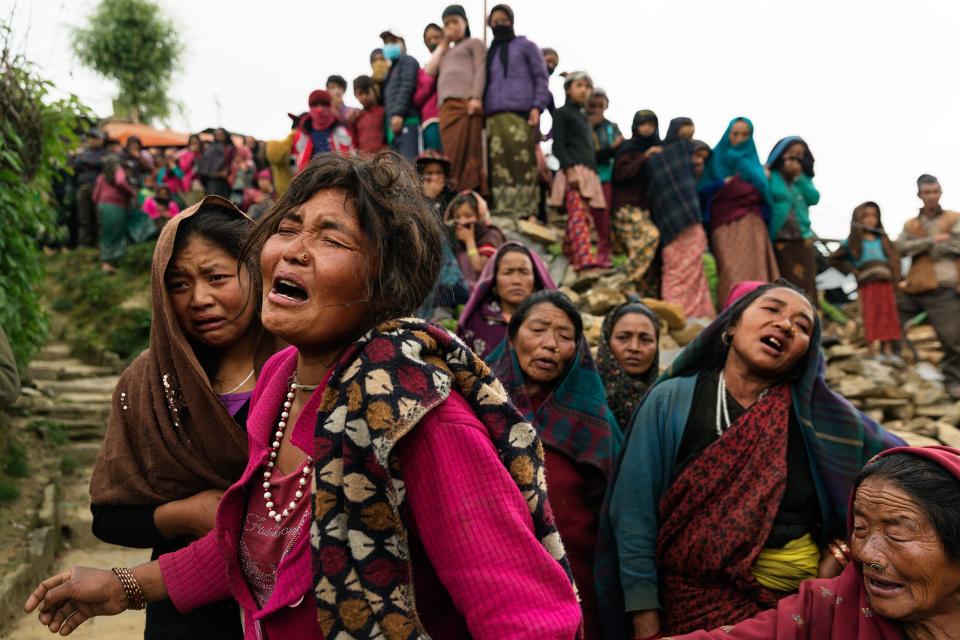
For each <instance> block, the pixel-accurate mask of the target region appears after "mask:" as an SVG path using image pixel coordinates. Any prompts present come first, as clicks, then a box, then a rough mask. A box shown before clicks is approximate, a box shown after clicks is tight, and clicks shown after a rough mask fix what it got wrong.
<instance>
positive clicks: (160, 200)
mask: <svg viewBox="0 0 960 640" xmlns="http://www.w3.org/2000/svg"><path fill="white" fill-rule="evenodd" d="M154 200H156V201H157V204H158V205H160V206H161V207H165V206H167V205H168V204H169V203H170V198H160V197H157V198H154Z"/></svg>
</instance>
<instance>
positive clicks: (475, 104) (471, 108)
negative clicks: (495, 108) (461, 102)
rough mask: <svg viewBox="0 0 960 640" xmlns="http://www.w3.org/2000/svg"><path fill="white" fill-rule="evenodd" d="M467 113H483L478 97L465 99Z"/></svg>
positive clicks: (471, 114) (470, 114)
mask: <svg viewBox="0 0 960 640" xmlns="http://www.w3.org/2000/svg"><path fill="white" fill-rule="evenodd" d="M467 115H468V116H473V115H483V103H482V102H480V99H479V98H470V99H469V100H467Z"/></svg>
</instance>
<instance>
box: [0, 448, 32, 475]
mask: <svg viewBox="0 0 960 640" xmlns="http://www.w3.org/2000/svg"><path fill="white" fill-rule="evenodd" d="M0 466H2V467H3V472H4V473H5V474H7V475H8V476H12V477H14V478H26V477H27V476H28V475H30V465H29V464H28V463H27V448H26V447H25V446H23V445H22V444H21V443H19V442H17V441H16V440H13V439H10V440H8V441H7V447H6V450H4V452H3V459H2V461H0Z"/></svg>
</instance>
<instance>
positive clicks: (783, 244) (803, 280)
mask: <svg viewBox="0 0 960 640" xmlns="http://www.w3.org/2000/svg"><path fill="white" fill-rule="evenodd" d="M767 168H768V169H769V172H770V198H771V203H772V209H771V212H770V224H769V226H770V241H771V242H773V250H774V253H775V254H776V256H777V265H778V266H779V267H780V273H782V274H783V277H784V278H786V279H787V280H789V281H790V282H792V283H793V284H795V285H797V286H798V287H800V288H801V289H803V290H804V291H806V292H807V295H808V296H810V298H811V299H813V300H814V301H816V300H817V280H816V278H817V261H816V249H815V248H814V246H813V240H814V233H813V229H811V227H810V207H812V206H813V205H815V204H817V203H818V202H820V192H819V191H817V188H816V187H815V186H813V154H812V153H810V147H808V146H807V143H806V142H805V141H804V139H803V138H801V137H799V136H789V137H787V138H784V139H783V140H781V141H780V142H778V143H777V144H776V146H774V147H773V151H771V152H770V157H769V158H767Z"/></svg>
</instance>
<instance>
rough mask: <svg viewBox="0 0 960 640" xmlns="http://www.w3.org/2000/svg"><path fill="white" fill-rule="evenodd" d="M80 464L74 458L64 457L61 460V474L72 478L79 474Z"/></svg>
mask: <svg viewBox="0 0 960 640" xmlns="http://www.w3.org/2000/svg"><path fill="white" fill-rule="evenodd" d="M79 467H80V463H79V462H77V459H76V458H74V457H73V456H63V457H62V458H60V472H61V473H62V474H63V475H64V476H72V475H73V474H75V473H76V472H77V469H78V468H79Z"/></svg>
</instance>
